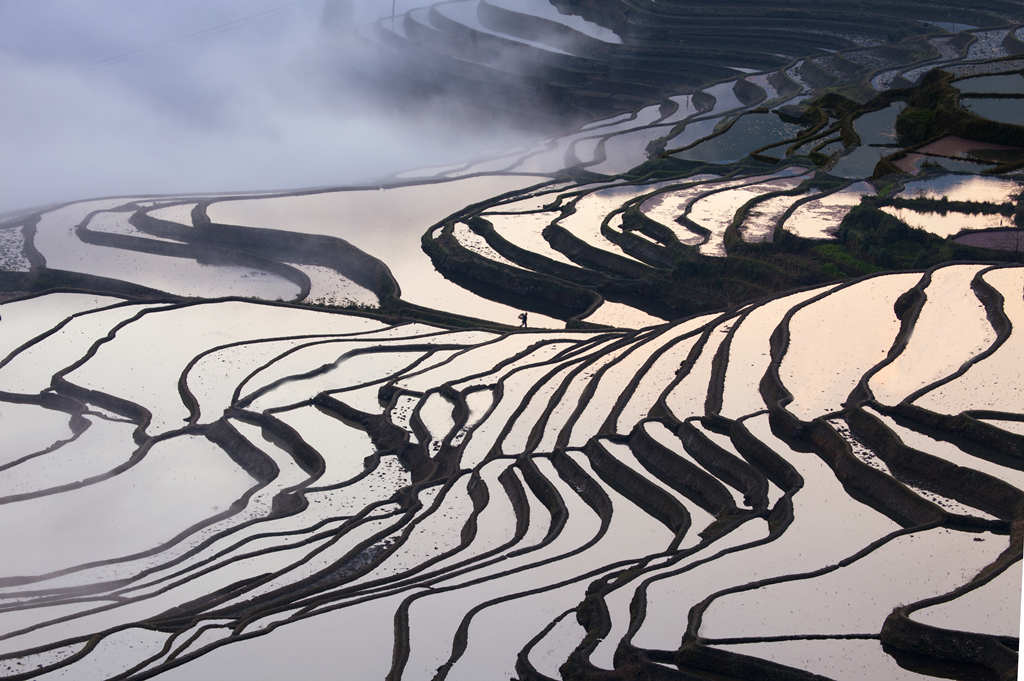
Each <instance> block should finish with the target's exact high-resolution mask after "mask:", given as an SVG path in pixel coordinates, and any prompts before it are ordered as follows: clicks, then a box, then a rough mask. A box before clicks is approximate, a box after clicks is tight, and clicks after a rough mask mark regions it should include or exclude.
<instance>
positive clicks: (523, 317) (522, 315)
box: [519, 312, 526, 329]
mask: <svg viewBox="0 0 1024 681" xmlns="http://www.w3.org/2000/svg"><path fill="white" fill-rule="evenodd" d="M519 321H520V324H519V326H521V327H523V328H524V329H525V328H526V313H525V312H522V313H520V314H519Z"/></svg>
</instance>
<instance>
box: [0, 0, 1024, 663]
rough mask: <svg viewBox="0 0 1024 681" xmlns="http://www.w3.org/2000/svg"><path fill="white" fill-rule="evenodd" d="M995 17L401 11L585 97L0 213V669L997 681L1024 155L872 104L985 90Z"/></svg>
mask: <svg viewBox="0 0 1024 681" xmlns="http://www.w3.org/2000/svg"><path fill="white" fill-rule="evenodd" d="M990 4H991V7H990V8H989V9H980V8H978V7H973V6H967V5H963V6H960V5H957V6H956V7H953V5H952V4H949V3H946V4H942V5H941V6H933V5H926V4H924V3H909V4H904V5H900V6H898V7H897V6H896V5H894V4H893V3H888V4H887V3H880V2H868V3H866V5H865V4H864V3H861V6H863V7H867V8H868V10H871V11H864V12H850V11H847V9H842V10H841V11H840V9H839V8H837V9H836V11H835V12H833V13H832V14H831V15H829V18H828V19H827V20H826V19H807V21H806V23H804V24H797V23H794V22H793V21H792V17H791V16H789V15H787V14H786V13H785V12H783V13H782V14H780V15H774V14H772V13H766V12H765V11H764V8H760V9H759V8H756V7H753V6H751V5H749V3H747V4H744V3H720V4H718V3H716V4H711V3H707V4H705V3H698V5H699V9H700V10H701V11H700V12H697V11H693V10H694V7H690V9H689V10H687V9H686V8H684V7H683V6H682V5H681V4H678V3H661V2H658V3H655V2H653V0H651V1H647V0H638V1H637V2H632V3H629V8H630V10H631V11H630V12H629V13H625V12H624V11H619V10H622V8H623V7H625V5H624V4H622V5H620V3H607V4H606V6H605V9H604V10H601V9H600V8H599V7H598V4H589V3H580V2H575V1H574V0H566V1H565V2H559V3H558V6H557V7H556V6H555V5H554V4H549V3H547V2H545V1H541V0H533V1H531V2H523V3H519V2H506V1H504V0H502V1H499V0H480V1H479V2H477V1H476V0H455V1H453V2H446V3H438V4H436V5H425V6H422V7H418V8H416V9H411V10H409V11H408V12H406V13H404V14H401V15H399V16H398V17H396V19H395V20H394V21H391V20H390V19H386V20H383V21H381V22H378V23H377V24H376V25H374V26H372V27H368V28H365V30H364V32H365V36H364V37H366V38H367V39H370V40H375V41H379V42H380V44H382V45H388V46H390V48H389V49H393V50H396V51H397V52H398V53H401V54H406V55H407V56H409V55H411V56H412V57H414V58H415V59H416V60H418V61H421V62H423V63H424V64H426V63H428V62H429V63H430V64H432V68H434V69H436V70H437V71H438V72H439V73H445V74H448V75H449V76H450V77H451V80H452V87H453V91H454V89H457V87H458V86H459V84H460V83H462V84H463V85H464V84H465V82H474V83H477V84H478V85H479V84H480V83H488V85H481V86H480V87H484V88H485V90H484V91H483V95H487V99H488V101H487V105H488V106H491V105H494V106H498V107H512V106H513V102H515V101H520V100H518V99H517V98H516V96H515V95H516V93H522V92H525V91H528V87H535V86H536V83H534V84H533V85H532V86H531V85H530V84H529V83H524V81H523V79H522V74H521V73H519V72H517V70H516V69H512V68H510V66H509V63H510V62H509V60H510V59H511V58H512V57H514V58H515V60H516V61H517V63H527V64H530V65H531V68H534V69H536V71H535V72H536V73H543V74H544V76H545V78H547V79H548V80H547V86H546V87H545V88H542V90H543V92H542V93H541V94H538V95H537V96H543V97H549V98H551V99H552V100H564V101H563V106H564V109H563V110H562V111H563V113H564V114H565V117H566V121H575V122H574V123H572V124H571V125H570V124H568V123H567V125H566V127H567V129H566V130H565V131H564V134H558V135H555V136H553V137H546V138H544V139H540V140H538V141H537V142H536V144H534V145H532V146H528V147H527V148H523V149H516V150H509V151H508V152H507V153H506V154H504V155H501V156H498V157H495V158H485V159H479V160H476V161H473V162H470V163H465V164H461V165H457V166H446V167H428V168H421V169H411V170H409V171H407V172H403V173H400V174H398V175H397V176H395V177H393V178H391V179H390V180H387V181H380V182H379V183H375V184H369V185H365V186H358V187H324V188H319V189H316V190H308V191H299V192H271V193H261V194H244V195H218V194H208V195H195V196H174V197H162V196H136V197H120V198H109V199H97V200H89V201H81V202H75V203H69V204H65V205H59V206H53V207H49V208H46V209H43V210H40V211H36V212H31V211H29V212H23V213H17V214H13V215H11V216H8V217H6V218H5V219H4V221H2V222H0V269H2V271H0V293H2V297H0V436H2V439H3V442H4V447H2V448H0V542H2V545H3V546H4V547H7V551H6V552H5V554H4V556H5V557H4V560H3V561H0V678H5V679H12V680H15V679H17V680H19V681H20V680H21V679H34V678H41V679H74V680H76V681H78V680H87V679H125V680H135V679H147V678H152V677H158V678H161V679H180V680H181V681H186V680H191V679H218V678H239V679H253V680H255V679H279V678H292V677H296V678H305V679H329V678H339V677H342V678H354V679H390V680H394V681H397V680H398V679H408V680H418V679H424V680H436V681H440V680H441V679H448V680H451V681H454V680H455V679H467V680H476V679H481V678H484V679H507V678H516V679H522V680H527V679H529V680H538V681H541V680H544V681H546V680H549V679H557V678H562V679H594V680H598V679H601V680H612V679H621V680H623V681H628V680H633V679H673V680H676V679H678V680H680V681H681V680H684V679H708V680H710V679H730V680H739V679H742V680H749V681H755V680H758V681H760V680H761V679H782V680H786V681H788V680H792V681H806V680H810V679H834V680H836V681H848V680H849V681H852V680H854V679H864V678H868V679H900V680H903V679H906V680H913V679H929V678H965V679H966V678H970V679H1000V680H1002V679H1012V678H1015V674H1016V669H1017V664H1018V659H1017V657H1018V656H1017V648H1018V641H1019V631H1018V627H1019V624H1018V623H1019V619H1020V607H1019V604H1020V579H1021V568H1020V566H1021V556H1022V546H1024V533H1022V527H1024V526H1022V523H1021V522H1020V521H1021V519H1022V518H1024V393H1022V388H1021V386H1022V385H1024V376H1022V375H1021V371H1022V370H1021V368H1020V367H1021V366H1022V362H1021V359H1022V355H1024V348H1022V347H1021V343H1022V341H1021V335H1020V332H1019V329H1020V328H1021V326H1022V322H1024V307H1022V305H1024V303H1022V301H1024V298H1022V291H1024V267H1022V266H1021V265H1020V264H1019V262H1018V259H1017V258H1016V257H1015V254H1014V253H1013V251H1014V248H1012V247H1010V248H1007V249H1005V250H1004V251H998V250H992V243H994V242H995V241H996V240H998V239H1002V240H1006V241H1008V240H1014V243H1016V241H1019V239H1018V238H1017V237H1018V236H1019V235H1018V234H1017V232H1018V231H1019V226H1020V214H1021V213H1020V206H1021V198H1020V195H1021V185H1020V183H1019V169H1018V168H1017V167H1016V166H1014V165H1013V163H1010V162H1008V161H1006V162H1004V161H998V160H995V159H989V160H987V161H985V163H984V164H979V163H975V162H971V163H974V166H978V167H976V168H975V170H981V169H982V168H983V167H987V168H989V169H990V170H992V172H991V173H989V174H986V175H979V174H978V173H977V172H966V171H961V169H960V168H957V169H956V170H955V171H953V170H950V169H949V168H945V169H938V168H936V167H933V166H930V165H929V164H928V161H929V159H934V158H941V159H945V160H947V161H950V160H951V161H956V162H965V161H964V159H963V158H958V157H957V156H956V153H953V150H955V149H954V147H955V148H957V149H959V148H960V147H959V146H957V145H960V146H963V145H962V144H961V142H964V141H966V142H969V143H970V144H975V143H977V144H981V145H982V146H984V144H985V143H983V142H979V141H977V140H975V141H972V140H965V139H964V138H959V137H955V136H951V135H946V136H943V137H941V138H939V139H932V140H929V141H928V143H927V144H919V145H917V146H908V147H904V146H902V143H900V142H898V141H897V136H896V128H897V127H898V126H897V123H896V121H897V117H898V116H899V114H900V113H901V112H902V111H903V110H904V109H905V108H906V107H908V106H909V104H908V101H911V100H912V99H913V97H916V96H919V95H920V92H919V91H917V90H913V91H911V90H906V91H904V90H891V88H894V87H896V88H909V87H910V85H911V84H913V83H915V82H918V81H920V80H921V79H924V80H927V79H928V78H929V76H927V75H926V73H927V72H928V71H930V70H931V69H932V68H934V67H936V66H938V67H944V68H948V69H949V70H951V71H954V75H956V76H957V77H961V76H969V77H964V78H963V79H962V80H957V81H953V86H954V87H960V88H962V90H963V91H964V92H981V93H988V94H992V93H996V94H999V93H1002V94H1011V95H1012V94H1015V93H1017V90H1016V89H1013V88H1016V87H1017V86H1018V85H1019V84H1018V83H1016V81H1012V80H1007V79H1010V78H1011V76H1012V78H1018V79H1019V78H1020V76H1019V75H1017V73H1018V71H1019V69H1020V67H1019V66H1017V65H1016V62H1014V61H1012V60H1011V59H1010V57H1012V55H1014V54H1017V53H1018V52H1020V51H1021V50H1024V45H1020V49H1018V42H1016V41H1018V40H1019V38H1015V37H1014V36H1016V35H1018V33H1019V30H1018V24H1019V19H1018V18H1016V17H1017V16H1018V15H1017V14H1015V13H1016V12H1018V10H1019V3H1016V2H1003V3H990ZM806 5H809V3H804V2H798V3H795V4H793V6H792V7H790V9H792V10H794V11H795V10H796V9H798V8H799V7H804V6H806ZM616 8H618V9H616ZM953 15H955V16H953ZM951 18H955V19H957V21H956V23H950V19H951ZM747 24H750V26H752V27H756V31H755V30H754V29H753V28H748V27H747ZM725 26H729V27H731V30H730V31H723V28H724V27H725ZM979 27H980V28H979ZM897 31H900V32H901V33H899V34H900V35H902V36H903V37H902V38H901V39H900V40H898V41H895V42H894V41H892V40H890V36H891V35H892V34H895V33H896V32H897ZM669 36H671V37H672V38H673V40H668V39H667V37H669ZM709 36H710V37H709ZM715 36H717V39H715ZM609 65H614V68H608V66H609ZM1007 73H1010V74H1011V75H1006V74H1007ZM931 77H932V78H934V77H935V76H931ZM989 79H997V80H989ZM969 87H970V88H984V89H977V90H975V89H968V88H969ZM826 88H830V89H832V93H833V95H835V93H836V92H837V91H842V92H843V93H845V94H844V95H843V96H844V97H845V95H850V97H851V99H846V100H842V101H839V100H836V98H835V97H834V96H833V97H832V99H829V98H828V97H826V98H824V99H820V98H818V95H819V94H820V93H821V91H822V90H823V89H826ZM1000 88H1002V89H1000ZM1007 88H1010V91H1006V90H1007ZM529 91H530V92H534V91H533V90H529ZM907 92H911V94H907ZM876 94H880V96H881V99H879V100H875V99H874V97H875V96H876ZM858 97H859V100H855V98H858ZM901 97H902V99H901ZM968 99H970V98H964V101H965V102H966V101H967V100H968ZM996 99H998V98H996ZM837 101H839V103H838V104H837V103H836V102H837ZM1000 101H1012V100H1009V99H1004V100H1000ZM830 102H831V103H830ZM803 107H807V108H803ZM844 107H846V109H844ZM851 111H852V112H853V113H851ZM584 114H585V115H584ZM851 132H852V133H854V134H855V135H856V136H857V137H859V141H856V140H854V139H853V138H852V137H851ZM943 145H945V146H943ZM950 145H952V146H950ZM998 146H1000V147H1004V148H1001V149H993V148H991V147H990V148H988V151H999V152H1000V153H1004V152H1006V148H1010V149H1011V150H1012V149H1013V148H1014V147H1012V145H998ZM971 148H972V149H973V148H975V147H971ZM978 148H980V147H978ZM957 153H959V152H957ZM972 153H973V152H972ZM978 153H981V152H978ZM900 154H904V156H902V157H901V158H903V159H906V158H910V157H911V156H913V155H914V154H916V155H917V156H918V157H919V158H917V159H912V161H913V163H912V165H913V168H911V169H912V170H915V171H917V172H919V174H918V175H917V176H913V177H912V176H910V175H909V174H899V173H898V172H896V171H892V170H891V168H890V167H889V166H888V165H886V163H890V162H891V163H893V164H895V163H896V162H897V161H899V160H900V159H896V160H895V161H890V157H896V156H900ZM1000 163H1002V164H1003V165H999V164H1000ZM894 167H897V168H898V167H899V166H894ZM879 168H880V169H882V170H885V171H886V172H882V170H879V171H878V172H876V169H879ZM886 169H888V170H886ZM1014 173H1017V174H1016V175H1015V174H1014ZM996 175H1001V176H999V177H996ZM943 202H944V203H943ZM912 228H920V229H912ZM993 228H994V229H993ZM979 230H980V231H979ZM953 236H956V239H955V240H954V239H953V238H947V237H953ZM971 239H975V240H979V241H980V242H982V243H979V245H980V246H982V247H984V248H969V247H968V246H966V245H965V244H966V243H967V242H968V241H969V240H971ZM1017 250H1019V248H1018V249H1017ZM520 315H523V316H522V317H521V316H520ZM520 320H522V322H521V323H520Z"/></svg>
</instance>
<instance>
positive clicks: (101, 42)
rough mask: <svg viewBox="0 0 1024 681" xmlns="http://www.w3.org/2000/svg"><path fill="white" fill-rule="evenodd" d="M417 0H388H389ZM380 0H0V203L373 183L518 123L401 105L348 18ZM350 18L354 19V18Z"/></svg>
mask: <svg viewBox="0 0 1024 681" xmlns="http://www.w3.org/2000/svg"><path fill="white" fill-rule="evenodd" d="M418 4H424V3H423V0H398V1H397V2H396V6H397V9H398V11H399V12H401V11H404V10H407V9H409V8H411V7H414V6H417V5H418ZM391 5H392V3H391V2H387V0H326V1H325V0H308V1H306V0H298V1H296V0H293V1H291V2H281V1H280V0H203V1H199V0H176V1H175V2H174V3H166V2H162V1H161V0H93V1H92V2H89V3H81V4H70V3H63V2H59V1H58V0H34V1H33V2H31V3H28V2H7V3H0V90H2V91H3V92H4V100H5V101H4V106H3V107H0V146H2V148H3V149H4V155H3V159H4V160H3V163H4V168H3V171H2V173H3V182H0V212H3V211H6V210H12V209H16V208H21V207H26V206H32V205H37V204H42V203H48V202H54V201H64V200H70V199H77V198H85V197H91V196H99V195H107V194H132V193H169V192H200V191H232V190H249V189H269V188H284V187H304V186H319V185H333V184H341V183H354V182H364V181H365V182H373V181H375V180H376V179H378V178H381V177H383V176H386V175H387V174H390V173H394V172H398V171H401V170H405V169H409V168H413V167H417V166H423V165H433V164H441V163H448V162H452V161H458V160H462V159H468V158H473V157H476V156H479V155H481V154H485V153H488V152H493V151H499V150H503V149H506V148H510V147H513V146H515V145H517V144H520V143H522V142H523V141H524V139H525V137H524V136H523V135H522V134H521V133H520V134H515V133H511V132H509V131H507V130H506V129H504V127H503V126H501V125H499V124H497V123H495V122H493V119H492V118H490V117H487V116H484V115H480V114H478V113H476V112H474V111H473V110H471V109H469V108H467V107H465V106H460V105H458V104H457V103H454V102H452V101H449V100H447V99H446V98H444V97H440V96H438V97H434V98H431V99H426V100H424V99H418V100H416V101H415V104H414V105H412V106H410V105H409V102H408V101H407V102H405V103H402V102H400V101H399V100H397V99H396V98H394V97H392V96H391V94H392V93H391V92H389V90H391V89H392V86H395V87H397V84H395V83H394V82H392V81H391V80H389V77H388V75H387V74H389V73H391V72H390V71H386V70H383V69H378V66H379V64H378V61H379V60H380V55H379V54H378V53H377V52H376V50H375V49H374V47H373V46H372V45H369V44H367V43H366V42H365V41H362V40H360V39H359V37H358V36H357V34H356V33H355V32H354V31H353V27H355V26H357V25H365V24H366V23H367V22H370V21H371V20H373V19H375V18H377V17H379V16H381V15H385V16H386V15H390V13H391ZM361 30H362V32H363V33H365V30H366V29H365V28H364V29H361Z"/></svg>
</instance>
